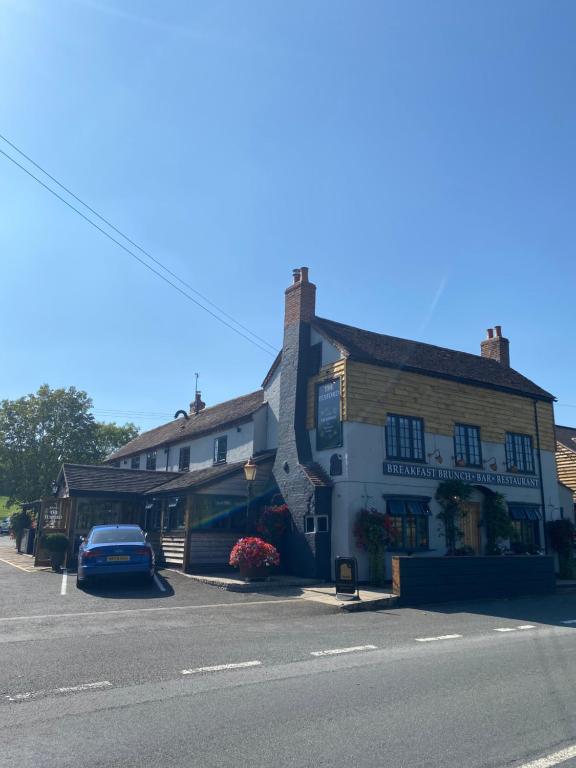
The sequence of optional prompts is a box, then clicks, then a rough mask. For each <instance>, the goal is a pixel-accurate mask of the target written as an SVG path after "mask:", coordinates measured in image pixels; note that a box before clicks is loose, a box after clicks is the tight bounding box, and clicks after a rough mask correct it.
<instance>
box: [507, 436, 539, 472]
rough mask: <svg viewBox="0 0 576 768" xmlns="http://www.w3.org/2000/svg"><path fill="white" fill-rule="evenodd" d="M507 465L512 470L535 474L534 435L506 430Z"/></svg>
mask: <svg viewBox="0 0 576 768" xmlns="http://www.w3.org/2000/svg"><path fill="white" fill-rule="evenodd" d="M506 467H507V468H508V471H510V472H522V473H524V474H526V475H533V474H534V449H533V447H532V436H531V435H521V434H518V433H516V432H506Z"/></svg>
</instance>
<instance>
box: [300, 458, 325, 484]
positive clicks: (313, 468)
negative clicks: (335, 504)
mask: <svg viewBox="0 0 576 768" xmlns="http://www.w3.org/2000/svg"><path fill="white" fill-rule="evenodd" d="M301 466H302V469H303V470H304V473H305V474H306V477H307V478H308V480H310V482H311V483H312V484H313V485H316V486H318V487H324V488H329V487H330V486H331V485H332V480H330V478H329V477H328V475H327V474H326V472H325V470H324V467H322V466H320V464H318V463H317V462H315V461H314V462H311V463H310V464H302V465H301Z"/></svg>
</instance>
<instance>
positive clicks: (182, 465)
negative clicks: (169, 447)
mask: <svg viewBox="0 0 576 768" xmlns="http://www.w3.org/2000/svg"><path fill="white" fill-rule="evenodd" d="M189 469H190V446H189V445H187V446H186V448H180V457H179V459H178V471H179V472H188V470H189Z"/></svg>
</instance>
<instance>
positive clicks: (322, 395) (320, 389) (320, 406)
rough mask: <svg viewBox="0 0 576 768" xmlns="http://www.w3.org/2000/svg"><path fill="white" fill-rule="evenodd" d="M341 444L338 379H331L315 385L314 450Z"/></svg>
mask: <svg viewBox="0 0 576 768" xmlns="http://www.w3.org/2000/svg"><path fill="white" fill-rule="evenodd" d="M341 445H342V421H341V419H340V379H333V380H332V381H324V382H322V383H321V384H318V385H317V387H316V450H318V451H323V450H326V449H327V448H339V447H340V446H341Z"/></svg>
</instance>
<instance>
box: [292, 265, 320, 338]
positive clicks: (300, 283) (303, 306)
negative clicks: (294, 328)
mask: <svg viewBox="0 0 576 768" xmlns="http://www.w3.org/2000/svg"><path fill="white" fill-rule="evenodd" d="M292 277H293V281H294V282H293V283H292V285H291V286H289V287H288V288H286V304H285V310H284V328H287V327H288V326H289V325H293V324H294V323H310V322H311V321H312V320H313V318H314V315H315V313H316V286H315V285H314V283H310V282H309V281H308V267H300V268H299V269H294V270H293V271H292Z"/></svg>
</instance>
